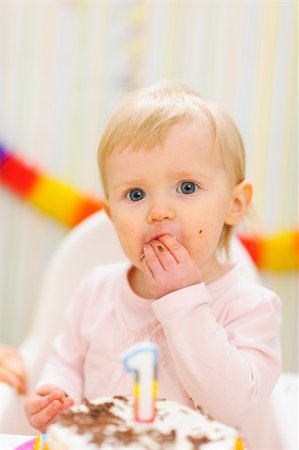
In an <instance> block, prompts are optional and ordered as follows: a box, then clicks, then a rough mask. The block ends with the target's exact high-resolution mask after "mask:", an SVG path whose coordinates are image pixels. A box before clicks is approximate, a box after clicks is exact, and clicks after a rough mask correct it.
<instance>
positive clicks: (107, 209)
mask: <svg viewBox="0 0 299 450" xmlns="http://www.w3.org/2000/svg"><path fill="white" fill-rule="evenodd" d="M101 201H102V208H103V210H104V211H105V213H106V214H107V216H108V217H109V218H110V219H111V211H110V206H109V201H108V199H107V198H106V197H104V198H102V200H101Z"/></svg>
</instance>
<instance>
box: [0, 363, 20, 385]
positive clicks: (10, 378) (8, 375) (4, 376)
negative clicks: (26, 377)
mask: <svg viewBox="0 0 299 450" xmlns="http://www.w3.org/2000/svg"><path fill="white" fill-rule="evenodd" d="M0 381H2V382H3V383H6V384H9V386H12V387H14V388H18V387H19V385H20V380H19V378H18V376H17V375H15V374H14V373H13V372H11V371H10V370H8V369H6V368H4V367H0Z"/></svg>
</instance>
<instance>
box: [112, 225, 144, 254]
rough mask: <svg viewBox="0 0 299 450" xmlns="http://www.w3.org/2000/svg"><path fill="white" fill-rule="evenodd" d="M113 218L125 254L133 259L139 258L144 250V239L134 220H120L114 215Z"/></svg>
mask: <svg viewBox="0 0 299 450" xmlns="http://www.w3.org/2000/svg"><path fill="white" fill-rule="evenodd" d="M112 220H113V223H114V226H115V229H116V232H117V235H118V238H119V241H120V244H121V246H122V248H123V250H124V252H125V254H126V255H127V257H128V258H129V259H130V260H132V261H134V260H136V259H138V258H139V257H140V255H141V252H142V250H141V249H142V243H140V242H142V239H141V237H140V235H139V233H138V229H137V227H136V226H134V223H133V222H132V223H131V222H128V221H124V220H119V219H118V218H117V217H112Z"/></svg>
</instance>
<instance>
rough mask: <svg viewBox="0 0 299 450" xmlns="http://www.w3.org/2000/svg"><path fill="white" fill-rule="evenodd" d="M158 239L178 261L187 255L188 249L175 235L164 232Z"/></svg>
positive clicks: (181, 260)
mask: <svg viewBox="0 0 299 450" xmlns="http://www.w3.org/2000/svg"><path fill="white" fill-rule="evenodd" d="M159 240H160V241H161V242H162V244H164V245H165V246H166V247H167V248H168V250H169V251H170V252H171V253H172V255H173V256H174V258H175V259H176V261H177V262H178V263H180V262H183V261H184V259H186V257H187V256H189V253H188V251H187V250H186V249H185V247H184V246H183V245H182V244H181V243H180V242H179V241H178V240H177V239H176V238H175V237H173V236H170V235H169V234H165V235H164V236H161V237H160V238H159Z"/></svg>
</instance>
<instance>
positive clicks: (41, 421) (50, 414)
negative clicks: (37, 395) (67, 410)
mask: <svg viewBox="0 0 299 450" xmlns="http://www.w3.org/2000/svg"><path fill="white" fill-rule="evenodd" d="M62 409H63V406H62V403H61V402H60V401H58V400H54V401H53V402H51V403H50V404H49V405H47V406H46V407H45V408H43V409H42V410H41V411H39V412H37V413H36V414H33V415H32V416H31V418H30V423H31V425H32V426H33V427H34V428H37V429H38V430H42V431H43V430H44V429H45V427H46V425H48V424H49V423H50V422H52V421H53V419H54V417H55V416H56V415H57V414H58V413H59V412H60V411H62Z"/></svg>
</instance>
